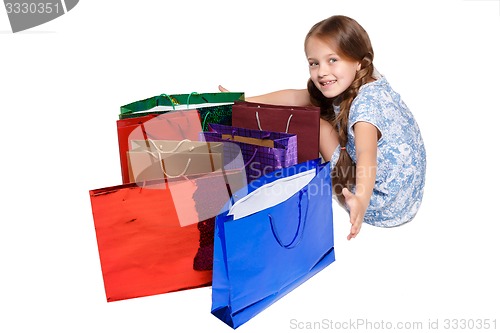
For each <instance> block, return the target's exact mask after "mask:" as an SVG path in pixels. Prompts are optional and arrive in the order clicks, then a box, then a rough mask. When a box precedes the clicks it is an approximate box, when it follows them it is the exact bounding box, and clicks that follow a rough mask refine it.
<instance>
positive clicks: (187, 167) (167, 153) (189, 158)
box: [127, 139, 223, 182]
mask: <svg viewBox="0 0 500 333" xmlns="http://www.w3.org/2000/svg"><path fill="white" fill-rule="evenodd" d="M131 144H132V149H131V150H129V151H127V160H128V165H129V166H128V169H129V177H130V182H141V181H144V180H152V179H159V178H176V177H179V176H182V175H195V174H203V173H206V172H212V171H217V170H221V169H222V151H223V146H222V143H207V142H199V141H191V140H188V139H184V140H182V141H176V140H151V139H148V140H132V141H131Z"/></svg>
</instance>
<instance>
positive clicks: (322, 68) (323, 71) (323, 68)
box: [318, 65, 328, 78]
mask: <svg viewBox="0 0 500 333" xmlns="http://www.w3.org/2000/svg"><path fill="white" fill-rule="evenodd" d="M327 75H328V71H327V67H326V66H324V65H323V66H321V65H320V66H319V68H318V76H319V77H320V78H321V77H325V76H327Z"/></svg>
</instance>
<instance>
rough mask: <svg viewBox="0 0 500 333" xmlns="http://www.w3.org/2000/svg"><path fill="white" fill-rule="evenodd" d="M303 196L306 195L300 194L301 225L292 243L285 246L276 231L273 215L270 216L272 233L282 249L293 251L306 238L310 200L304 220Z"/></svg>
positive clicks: (299, 224) (298, 226) (298, 225)
mask: <svg viewBox="0 0 500 333" xmlns="http://www.w3.org/2000/svg"><path fill="white" fill-rule="evenodd" d="M303 194H304V193H303V192H302V191H301V192H299V223H298V224H297V230H296V231H295V235H294V236H293V239H292V240H291V241H290V243H288V244H283V241H282V240H281V237H279V235H278V233H277V231H276V227H275V225H274V221H273V217H272V216H271V214H268V217H269V223H270V225H271V231H272V233H273V236H274V239H276V242H278V244H279V246H281V247H282V248H285V249H287V250H290V249H293V248H294V247H296V246H297V245H299V244H300V242H301V241H302V238H303V237H304V230H305V228H306V218H307V212H308V210H309V200H307V207H306V212H305V214H304V218H303V219H302V197H303ZM301 227H302V228H301Z"/></svg>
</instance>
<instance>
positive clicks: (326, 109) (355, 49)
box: [304, 15, 374, 203]
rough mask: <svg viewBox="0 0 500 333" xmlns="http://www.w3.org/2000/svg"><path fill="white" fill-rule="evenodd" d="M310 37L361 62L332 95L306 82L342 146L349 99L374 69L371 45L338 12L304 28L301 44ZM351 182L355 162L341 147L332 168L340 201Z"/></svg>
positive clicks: (359, 29)
mask: <svg viewBox="0 0 500 333" xmlns="http://www.w3.org/2000/svg"><path fill="white" fill-rule="evenodd" d="M311 37H315V38H319V39H320V40H322V41H323V42H325V43H327V44H328V45H330V46H331V48H332V49H334V50H335V52H336V53H337V54H338V55H339V56H340V57H342V58H345V59H347V60H351V61H357V62H359V63H360V64H361V69H360V70H359V71H358V72H357V73H356V76H355V77H354V81H353V82H352V84H351V85H350V86H349V87H348V88H347V89H346V90H345V91H344V92H343V93H342V94H341V95H340V96H337V97H335V98H326V97H325V96H324V95H323V94H322V93H321V91H320V90H319V89H318V88H317V87H316V86H315V85H314V83H313V82H312V81H311V79H309V81H308V82H307V90H308V91H309V95H310V96H311V103H312V104H313V105H316V106H319V107H320V109H321V117H322V118H323V119H325V120H327V121H329V122H330V123H331V124H332V125H333V126H334V128H336V129H337V130H338V132H339V142H340V146H341V147H345V146H346V144H347V131H348V128H347V125H348V119H349V110H350V108H351V104H352V101H353V100H354V98H355V97H356V96H357V94H358V91H359V89H360V87H361V86H362V85H364V84H365V83H368V82H369V81H370V80H371V77H372V75H373V71H374V67H373V48H372V45H371V42H370V38H369V37H368V33H367V32H366V31H365V29H363V27H362V26H361V25H359V23H358V22H356V21H355V20H353V19H351V18H349V17H346V16H341V15H336V16H332V17H330V18H327V19H325V20H323V21H320V22H318V23H316V24H315V25H314V26H313V27H312V28H311V30H310V31H309V32H308V34H307V36H306V39H305V43H304V44H307V41H308V40H309V38H311ZM334 102H335V103H336V104H337V105H338V104H340V112H339V114H338V115H335V112H334V111H333V103H334ZM355 183H356V166H355V165H354V163H353V161H352V159H351V157H350V156H349V154H348V153H347V151H346V150H345V149H342V150H340V156H339V159H338V161H337V164H336V165H335V167H334V168H333V170H332V185H333V190H334V193H335V195H336V196H337V198H338V199H339V201H340V202H341V203H345V199H344V196H343V195H342V188H344V187H347V188H348V189H349V190H351V189H352V186H353V185H355Z"/></svg>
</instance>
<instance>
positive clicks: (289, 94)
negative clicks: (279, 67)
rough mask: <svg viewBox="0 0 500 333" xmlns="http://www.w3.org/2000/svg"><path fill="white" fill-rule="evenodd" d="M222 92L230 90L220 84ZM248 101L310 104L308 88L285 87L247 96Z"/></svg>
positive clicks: (296, 104)
mask: <svg viewBox="0 0 500 333" xmlns="http://www.w3.org/2000/svg"><path fill="white" fill-rule="evenodd" d="M219 90H220V91H221V92H227V91H228V90H227V89H226V88H224V87H222V86H219ZM245 100H246V101H248V102H254V103H263V104H273V105H287V106H310V105H311V101H310V99H309V92H308V91H307V89H285V90H278V91H273V92H270V93H267V94H263V95H259V96H252V97H247V98H245Z"/></svg>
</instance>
